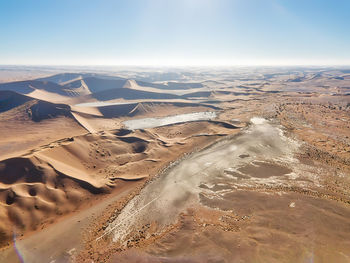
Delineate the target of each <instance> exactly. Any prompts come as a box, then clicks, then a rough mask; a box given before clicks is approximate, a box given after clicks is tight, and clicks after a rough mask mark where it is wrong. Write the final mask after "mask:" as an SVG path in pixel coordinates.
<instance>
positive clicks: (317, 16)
mask: <svg viewBox="0 0 350 263" xmlns="http://www.w3.org/2000/svg"><path fill="white" fill-rule="evenodd" d="M349 14H350V1H349V0H0V64H2V65H15V64H25V65H141V66H147V65H150V66H157V65H167V66H211V65H215V66H230V65H232V66H234V65H350V15H349Z"/></svg>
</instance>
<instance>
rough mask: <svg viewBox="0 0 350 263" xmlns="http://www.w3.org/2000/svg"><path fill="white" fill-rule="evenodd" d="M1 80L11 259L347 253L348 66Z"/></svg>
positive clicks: (73, 72)
mask: <svg viewBox="0 0 350 263" xmlns="http://www.w3.org/2000/svg"><path fill="white" fill-rule="evenodd" d="M0 78H1V80H0V246H1V250H0V262H51V263H54V262H55V263H58V262H350V70H349V69H346V68H329V67H328V68H301V67H294V68H292V67H236V68H183V69H181V68H176V69H171V68H169V69H155V68H152V69H149V68H123V69H121V68H116V69H113V68H106V69H101V68H99V69H98V70H93V69H91V68H89V69H86V68H85V69H84V68H81V69H78V68H66V69H65V68H59V69H58V68H35V67H33V68H30V67H22V68H20V67H3V68H1V74H0Z"/></svg>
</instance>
